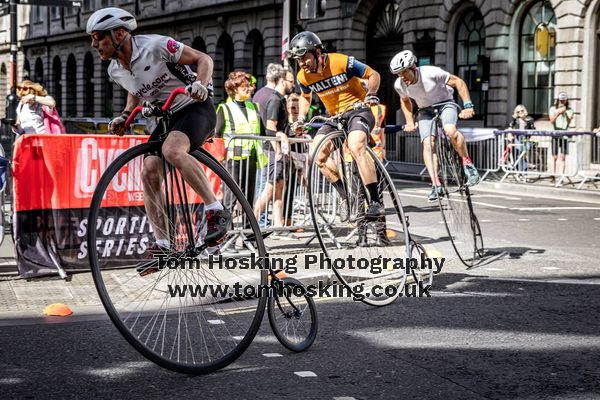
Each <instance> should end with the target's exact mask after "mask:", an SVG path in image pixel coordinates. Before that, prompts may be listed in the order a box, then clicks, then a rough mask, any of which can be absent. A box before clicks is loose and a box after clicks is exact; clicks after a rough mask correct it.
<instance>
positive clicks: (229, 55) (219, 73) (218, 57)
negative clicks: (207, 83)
mask: <svg viewBox="0 0 600 400" xmlns="http://www.w3.org/2000/svg"><path fill="white" fill-rule="evenodd" d="M214 64H215V67H214V71H213V79H214V89H215V100H216V101H217V102H220V101H224V100H225V99H226V98H227V93H225V81H226V80H227V78H228V76H229V73H230V72H231V71H233V40H231V36H229V35H228V34H227V33H223V34H222V35H221V37H219V40H218V41H217V48H216V51H215V63H214Z"/></svg>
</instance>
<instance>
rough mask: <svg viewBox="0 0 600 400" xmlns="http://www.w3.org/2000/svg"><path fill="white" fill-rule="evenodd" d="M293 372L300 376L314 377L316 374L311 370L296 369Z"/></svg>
mask: <svg viewBox="0 0 600 400" xmlns="http://www.w3.org/2000/svg"><path fill="white" fill-rule="evenodd" d="M294 374H296V375H298V376H299V377H301V378H314V377H316V376H317V374H315V373H314V372H312V371H296V372H294Z"/></svg>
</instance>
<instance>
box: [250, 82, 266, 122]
mask: <svg viewBox="0 0 600 400" xmlns="http://www.w3.org/2000/svg"><path fill="white" fill-rule="evenodd" d="M254 92H256V77H255V76H254V75H250V97H252V96H254ZM263 122H264V121H263Z"/></svg>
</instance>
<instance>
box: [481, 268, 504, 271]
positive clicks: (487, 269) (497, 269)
mask: <svg viewBox="0 0 600 400" xmlns="http://www.w3.org/2000/svg"><path fill="white" fill-rule="evenodd" d="M484 269H485V270H486V271H504V270H503V269H502V268H484Z"/></svg>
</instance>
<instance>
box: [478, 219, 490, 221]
mask: <svg viewBox="0 0 600 400" xmlns="http://www.w3.org/2000/svg"><path fill="white" fill-rule="evenodd" d="M479 222H492V220H491V219H480V220H479Z"/></svg>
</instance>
